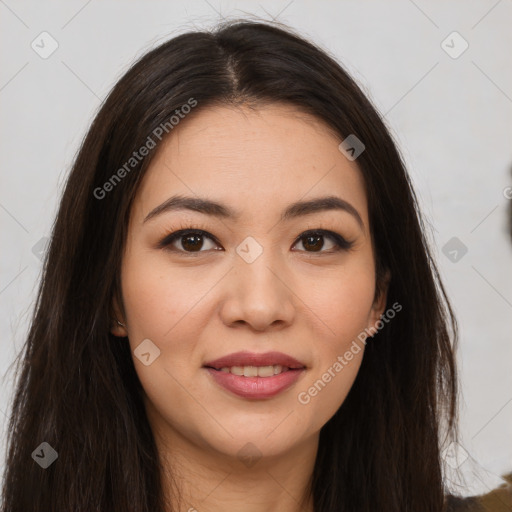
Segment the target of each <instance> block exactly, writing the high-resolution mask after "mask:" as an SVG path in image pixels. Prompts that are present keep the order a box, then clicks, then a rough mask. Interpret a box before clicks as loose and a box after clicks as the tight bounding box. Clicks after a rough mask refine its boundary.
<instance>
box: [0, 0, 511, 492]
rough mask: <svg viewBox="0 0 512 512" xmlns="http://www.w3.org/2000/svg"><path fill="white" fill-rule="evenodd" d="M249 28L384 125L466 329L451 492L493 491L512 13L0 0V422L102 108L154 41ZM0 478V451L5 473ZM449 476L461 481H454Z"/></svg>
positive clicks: (504, 310)
mask: <svg viewBox="0 0 512 512" xmlns="http://www.w3.org/2000/svg"><path fill="white" fill-rule="evenodd" d="M247 16H258V17H261V18H264V19H267V20H270V19H271V18H273V17H274V18H276V19H277V20H278V21H281V22H284V23H287V24H289V25H291V26H292V27H294V28H296V29H297V30H298V31H299V32H301V33H302V34H303V35H305V36H307V37H310V38H311V39H313V40H314V41H315V42H317V43H318V44H320V45H321V46H322V47H324V48H325V49H327V50H328V51H329V52H331V53H332V54H333V55H335V57H336V58H337V59H338V60H340V61H341V63H342V64H343V65H344V66H345V67H346V68H347V69H348V70H349V72H351V73H352V75H353V76H354V77H355V78H356V79H357V80H358V82H359V83H360V84H361V86H362V87H363V89H364V90H365V91H366V93H367V94H368V95H369V96H370V98H371V99H372V101H373V102H374V104H375V105H376V106H377V108H378V109H379V110H380V112H381V113H382V114H383V115H384V116H385V120H386V122H387V124H388V126H389V128H390V130H391V131H392V133H393V135H394V137H395V139H396V141H397V142H398V144H399V146H400V148H401V151H402V153H403V155H404V158H405V160H406V162H407V164H408V168H409V170H410V173H411V176H412V178H413V181H414V184H415V187H416V190H417V192H418V194H419V196H420V201H421V205H422V207H423V209H424V211H425V214H426V215H427V218H428V221H429V223H430V225H431V233H432V234H431V239H432V243H433V245H434V251H435V253H436V255H437V258H438V261H439V265H440V268H441V272H442V277H443V279H444V282H445V284H446V287H447V290H448V293H449V295H450V297H451V300H452V302H453V305H454V307H455V311H456V314H457V317H458V320H459V322H460V327H461V344H460V350H459V353H458V358H459V363H460V370H461V383H462V389H463V401H462V404H461V405H462V407H461V431H462V443H461V446H460V447H458V452H457V453H458V457H457V458H456V459H454V455H453V450H452V449H453V447H451V448H449V449H448V451H447V452H446V453H447V455H446V460H447V471H448V474H449V477H450V478H451V479H453V482H452V484H451V485H452V487H453V488H455V489H459V490H460V491H461V492H462V493H463V494H472V493H476V492H484V491H485V490H486V489H489V488H490V487H493V486H496V485H499V484H500V483H501V480H500V478H499V476H498V475H500V474H502V473H503V472H505V471H511V470H512V435H511V434H512V376H511V375H512V372H511V371H510V367H511V361H512V335H511V327H512V243H511V240H510V239H507V233H506V226H507V224H506V214H507V208H508V207H509V203H510V199H507V197H506V195H507V193H506V190H507V187H512V177H511V174H510V172H509V169H510V166H511V163H512V151H511V134H512V130H511V120H512V67H511V66H510V48H512V32H511V31H510V29H509V28H510V25H511V22H512V5H511V2H510V0H500V1H495V0H493V1H479V2H471V1H465V2H453V1H452V2H446V1H443V2H442V1H430V2H427V1H426V0H421V1H420V0H417V1H412V0H403V1H387V2H381V1H359V2H357V1H315V2H314V3H313V2H312V1H310V2H308V1H305V0H291V1H290V0H284V1H276V2H268V1H263V0H262V1H259V2H252V1H251V2H249V1H248V2H224V1H222V2H220V1H219V0H208V1H206V0H197V1H191V2H184V1H179V2H164V1H124V2H113V1H106V0H102V1H101V2H100V1H97V0H92V1H88V2H87V1H85V2H74V1H67V2H51V3H50V2H48V3H47V2H42V1H38V2H16V1H14V0H5V1H3V0H0V52H1V62H2V65H1V66H0V102H1V123H0V130H1V133H0V146H1V149H0V151H1V155H2V167H1V188H0V223H1V235H0V236H1V247H2V252H1V272H0V305H1V315H0V331H1V333H2V351H1V355H0V371H1V376H2V379H1V380H0V385H1V393H0V410H1V414H0V420H1V421H2V423H5V414H6V412H7V411H8V402H9V398H10V396H11V392H12V385H13V383H12V380H11V376H12V373H9V374H8V375H7V374H6V372H7V370H8V367H9V365H10V364H11V363H12V361H13V359H14V356H15V354H16V353H17V352H18V351H19V350H20V348H21V346H22V343H23V341H24V335H25V333H26V329H27V320H28V317H29V314H30V311H31V308H32V306H33V301H34V297H35V291H36V288H37V282H38V279H39V277H40V270H41V263H40V259H39V257H38V256H37V252H38V249H40V248H41V247H43V248H44V240H43V242H41V239H44V237H46V236H48V234H49V232H50V229H51V225H52V222H53V217H54V215H55V212H56V208H57V204H58V198H59V194H60V192H61V187H62V184H63V180H64V177H65V175H66V173H67V172H68V171H69V168H70V165H71V163H72V160H73V157H74V155H75V152H76V151H77V149H78V146H79V144H80V141H81V139H82V137H83V136H84V134H85V132H86V130H87V128H88V126H89V123H90V122H91V120H92V117H93V115H94V113H95V112H96V110H97V109H98V107H99V105H100V103H101V101H102V99H103V98H104V97H105V95H106V93H107V92H108V91H109V89H110V88H111V86H112V85H113V84H114V83H115V81H116V79H118V78H119V77H120V76H121V75H122V74H123V73H124V71H126V70H127V69H128V67H129V65H130V63H131V62H133V60H134V59H135V58H136V57H138V56H140V55H141V54H143V53H144V52H145V51H147V50H148V49H150V48H153V47H154V46H155V45H156V44H157V43H159V42H162V41H164V40H166V39H168V38H170V37H172V36H174V35H177V34H178V33H182V32H184V31H188V30H191V29H194V28H203V27H210V26H212V25H213V24H215V22H217V21H219V20H220V19H221V18H222V17H228V18H232V17H247ZM43 31H46V32H48V33H49V34H50V35H51V38H53V39H54V40H55V41H56V42H57V44H58V48H57V50H56V51H55V52H54V53H53V54H52V55H50V56H48V58H46V59H43V58H42V57H41V56H40V55H39V54H38V53H36V51H34V49H33V48H32V47H31V44H32V42H33V41H34V45H39V48H38V51H39V52H40V53H41V52H43V51H49V49H51V44H52V41H51V39H50V38H49V37H48V36H40V34H41V32H43ZM454 31H456V32H458V33H459V34H460V35H461V36H462V38H463V39H464V40H465V41H467V44H468V45H469V47H468V48H467V50H466V51H465V52H464V53H462V54H461V55H459V56H457V58H452V56H450V55H449V54H448V53H447V51H448V52H451V53H452V55H454V56H455V54H458V53H460V51H461V50H462V49H463V47H464V46H463V45H464V42H463V40H462V39H460V38H459V39H458V36H456V35H455V36H453V35H450V34H452V32H454ZM41 38H46V39H44V40H43V41H41ZM443 41H445V43H444V44H443ZM54 44H55V43H54ZM43 46H44V48H43ZM36 48H37V46H36ZM507 56H508V58H507ZM508 190H509V191H510V192H511V193H510V194H509V197H510V196H511V195H512V189H508ZM453 237H456V238H457V239H458V241H455V242H451V244H453V243H455V245H454V246H453V247H452V246H451V245H448V246H446V244H447V243H448V241H449V240H450V239H452V238H453ZM457 244H458V246H459V247H457ZM461 244H464V247H465V248H467V253H466V254H463V250H461V249H460V248H461V247H462V245H461ZM34 246H35V249H34V250H33V248H34ZM443 248H445V249H444V252H443ZM454 249H455V250H456V251H457V253H456V254H455V253H453V252H452V253H451V254H450V252H449V251H452V250H454ZM445 253H446V254H445ZM454 258H456V261H452V260H453V259H454ZM2 427H3V431H2V432H3V433H2V436H1V442H2V444H1V447H2V450H3V449H5V424H4V425H2ZM40 441H41V440H34V448H35V447H36V446H37V445H38V444H39V443H40ZM3 465H4V457H3V452H2V465H1V466H0V471H2V470H3ZM455 465H459V467H460V470H461V473H462V475H463V479H462V480H458V479H456V475H455V474H452V473H453V472H452V471H451V466H455ZM458 485H462V486H464V485H465V486H466V488H465V489H464V488H459V487H457V486H458Z"/></svg>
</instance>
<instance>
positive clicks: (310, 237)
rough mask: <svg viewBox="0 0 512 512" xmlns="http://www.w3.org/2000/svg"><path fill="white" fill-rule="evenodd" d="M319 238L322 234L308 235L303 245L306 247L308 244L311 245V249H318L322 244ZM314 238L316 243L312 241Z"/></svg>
mask: <svg viewBox="0 0 512 512" xmlns="http://www.w3.org/2000/svg"><path fill="white" fill-rule="evenodd" d="M321 238H322V235H308V236H307V237H306V243H304V242H303V244H304V247H305V248H306V249H307V246H308V245H310V246H313V247H312V250H313V251H319V250H320V249H321V248H322V247H323V245H324V243H323V241H322V240H321ZM314 240H316V241H317V243H316V244H315V243H314ZM319 240H320V243H318V241H319Z"/></svg>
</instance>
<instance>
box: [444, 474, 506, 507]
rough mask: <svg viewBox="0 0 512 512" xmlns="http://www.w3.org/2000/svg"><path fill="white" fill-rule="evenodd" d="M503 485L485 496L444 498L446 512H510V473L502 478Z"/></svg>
mask: <svg viewBox="0 0 512 512" xmlns="http://www.w3.org/2000/svg"><path fill="white" fill-rule="evenodd" d="M503 479H504V480H505V483H503V484H502V485H500V486H499V487H496V489H493V490H492V491H491V492H488V493H487V494H482V495H480V496H471V497H469V498H460V497H457V496H451V495H450V496H447V497H446V512H509V511H512V473H510V474H508V475H505V476H503Z"/></svg>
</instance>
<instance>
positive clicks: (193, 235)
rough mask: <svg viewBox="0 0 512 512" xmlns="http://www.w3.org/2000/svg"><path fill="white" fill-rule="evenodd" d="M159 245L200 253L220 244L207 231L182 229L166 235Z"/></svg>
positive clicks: (169, 248)
mask: <svg viewBox="0 0 512 512" xmlns="http://www.w3.org/2000/svg"><path fill="white" fill-rule="evenodd" d="M208 244H210V245H208ZM159 247H160V248H165V249H168V250H171V251H177V252H184V253H198V252H205V251H207V250H210V249H215V248H216V247H218V244H217V243H216V242H215V239H214V238H213V237H212V236H210V235H209V234H207V233H206V232H205V231H197V230H196V231H190V230H180V231H176V232H174V233H171V234H170V235H168V236H166V237H165V238H164V239H163V240H162V241H161V242H160V243H159Z"/></svg>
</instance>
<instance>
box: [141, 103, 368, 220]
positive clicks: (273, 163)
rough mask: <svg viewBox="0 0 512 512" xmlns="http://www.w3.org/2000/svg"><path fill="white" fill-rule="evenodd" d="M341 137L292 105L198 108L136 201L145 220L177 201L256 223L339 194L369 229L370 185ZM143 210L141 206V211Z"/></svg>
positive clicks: (176, 132)
mask: <svg viewBox="0 0 512 512" xmlns="http://www.w3.org/2000/svg"><path fill="white" fill-rule="evenodd" d="M340 142H341V138H340V137H337V136H336V135H335V134H334V133H333V131H332V130H330V129H329V127H327V126H326V125H325V124H324V123H323V122H322V121H321V120H319V119H317V118H315V117H313V116H311V115H308V114H304V113H302V112H300V111H298V110H297V109H295V108H294V107H290V106H288V105H276V104H273V105H267V106H264V107H263V106H262V107H258V108H257V109H251V108H248V107H228V106H215V107H207V108H204V109H202V110H201V109H199V110H198V111H196V112H194V113H193V115H191V116H190V117H189V118H188V119H187V118H185V119H184V120H183V121H181V122H180V124H179V125H177V126H176V127H175V128H174V129H173V131H172V132H171V133H170V135H169V136H168V138H167V139H166V140H165V141H164V142H163V143H162V145H161V146H160V148H159V149H158V153H157V154H156V155H155V158H154V159H153V161H152V163H151V165H150V167H149V169H148V171H147V173H146V175H145V177H144V179H143V181H142V184H141V187H140V189H139V192H138V194H137V196H138V201H137V200H136V203H137V202H138V204H139V206H140V208H139V209H140V214H141V215H143V214H144V213H146V214H147V212H148V211H149V210H150V209H151V208H154V207H155V206H156V205H158V204H160V203H161V202H163V201H165V200H166V199H168V198H169V197H170V196H171V195H175V194H183V195H188V196H190V195H195V196H199V197H205V196H207V197H210V198H212V199H215V200H218V201H221V202H223V203H226V204H229V205H230V206H231V207H232V209H234V210H236V211H239V212H240V213H241V215H247V216H248V217H251V216H252V215H253V214H254V211H253V210H254V209H255V208H257V209H258V210H261V209H262V208H264V209H265V211H266V212H267V213H268V214H270V213H271V212H272V211H274V212H277V211H279V213H280V211H281V210H282V209H283V208H282V207H284V206H286V205H288V204H289V203H292V202H295V201H297V200H299V199H304V200H307V199H311V198H314V197H318V196H326V195H333V194H334V195H337V196H339V197H341V198H343V199H345V200H347V201H350V203H351V204H353V206H354V207H355V208H356V209H357V210H358V211H359V212H360V215H361V217H362V219H363V221H364V223H365V225H366V224H367V203H366V194H365V190H364V180H363V177H362V174H361V171H360V170H359V168H358V166H357V164H356V163H355V162H352V161H349V160H347V159H346V158H345V156H344V155H343V154H342V153H341V152H340V151H339V149H338V145H339V143H340ZM142 205H143V206H142Z"/></svg>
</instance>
